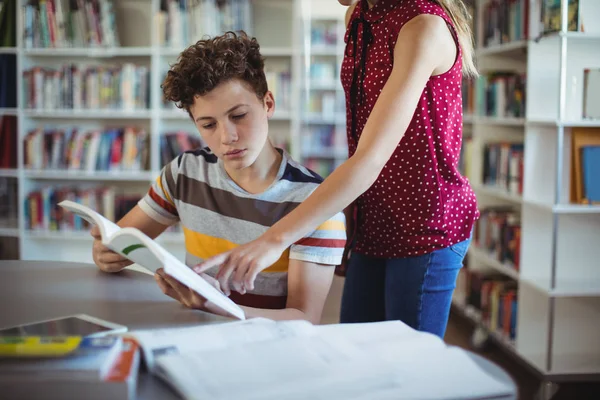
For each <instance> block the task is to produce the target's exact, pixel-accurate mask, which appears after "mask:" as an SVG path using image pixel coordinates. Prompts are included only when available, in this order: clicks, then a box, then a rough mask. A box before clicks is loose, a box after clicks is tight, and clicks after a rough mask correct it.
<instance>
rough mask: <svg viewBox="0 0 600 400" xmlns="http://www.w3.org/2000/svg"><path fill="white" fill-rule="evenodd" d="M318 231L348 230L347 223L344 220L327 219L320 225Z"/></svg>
mask: <svg viewBox="0 0 600 400" xmlns="http://www.w3.org/2000/svg"><path fill="white" fill-rule="evenodd" d="M316 230H317V231H344V232H345V231H346V224H345V223H344V222H342V221H336V220H334V219H330V220H327V221H325V222H323V223H322V224H321V225H319V226H318V227H317V229H316Z"/></svg>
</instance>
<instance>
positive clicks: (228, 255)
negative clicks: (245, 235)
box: [194, 236, 287, 296]
mask: <svg viewBox="0 0 600 400" xmlns="http://www.w3.org/2000/svg"><path fill="white" fill-rule="evenodd" d="M286 247H287V246H282V245H281V244H278V243H276V242H275V241H271V240H269V239H267V238H266V237H265V236H261V237H259V238H258V239H256V240H253V241H252V242H249V243H246V244H244V245H242V246H239V247H236V248H235V249H233V250H230V251H227V252H225V253H221V254H219V255H218V256H215V257H212V258H209V259H207V260H205V261H204V262H202V263H200V264H198V265H197V266H196V267H194V271H195V272H197V273H203V272H205V271H207V270H209V269H211V268H213V267H216V266H218V267H219V272H218V273H217V275H216V278H217V280H218V281H219V284H220V287H221V290H222V291H223V293H225V295H227V296H229V294H230V293H231V290H235V291H236V292H239V293H241V294H245V293H246V291H247V290H253V289H254V280H255V279H256V276H257V275H258V273H259V272H261V271H262V270H264V269H266V268H268V267H270V266H271V265H273V264H274V263H275V262H276V261H277V260H279V257H281V254H282V253H283V251H284V250H285V248H286Z"/></svg>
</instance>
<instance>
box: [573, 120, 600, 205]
mask: <svg viewBox="0 0 600 400" xmlns="http://www.w3.org/2000/svg"><path fill="white" fill-rule="evenodd" d="M598 146H600V128H580V127H574V128H572V129H571V187H570V201H571V202H572V203H575V204H590V203H597V202H598V201H600V199H598V197H597V196H598V195H597V193H598V186H599V185H600V179H599V174H598V165H599V163H600V162H599V158H598V157H599V155H598V150H597V148H598Z"/></svg>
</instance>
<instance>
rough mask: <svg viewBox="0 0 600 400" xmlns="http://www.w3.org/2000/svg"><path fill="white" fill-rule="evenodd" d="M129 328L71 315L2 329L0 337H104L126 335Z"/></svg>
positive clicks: (85, 315) (93, 318)
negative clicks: (117, 334) (118, 334)
mask: <svg viewBox="0 0 600 400" xmlns="http://www.w3.org/2000/svg"><path fill="white" fill-rule="evenodd" d="M125 332H127V327H126V326H123V325H119V324H115V323H114V322H109V321H105V320H102V319H99V318H95V317H92V316H90V315H87V314H77V315H69V316H65V317H59V318H54V319H49V320H43V321H36V322H32V323H29V324H24V325H18V326H14V327H9V328H3V329H0V336H88V337H94V336H104V335H108V334H115V333H125Z"/></svg>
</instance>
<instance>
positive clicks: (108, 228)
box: [58, 200, 121, 244]
mask: <svg viewBox="0 0 600 400" xmlns="http://www.w3.org/2000/svg"><path fill="white" fill-rule="evenodd" d="M58 205H59V206H61V207H63V208H65V209H67V210H69V211H70V212H72V213H75V214H77V215H79V216H80V217H81V218H83V219H85V220H86V221H87V222H89V223H90V224H93V225H98V228H99V229H100V232H101V233H102V239H104V242H106V241H107V239H108V238H110V237H111V236H112V235H113V234H115V233H117V232H118V231H120V230H121V228H120V227H119V226H118V225H117V224H115V223H114V222H112V221H109V220H108V219H106V218H104V217H103V216H102V215H100V214H98V213H97V212H96V211H94V210H92V209H91V208H89V207H86V206H84V205H81V204H78V203H76V202H74V201H71V200H64V201H61V202H60V203H58ZM105 244H106V243H105Z"/></svg>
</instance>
